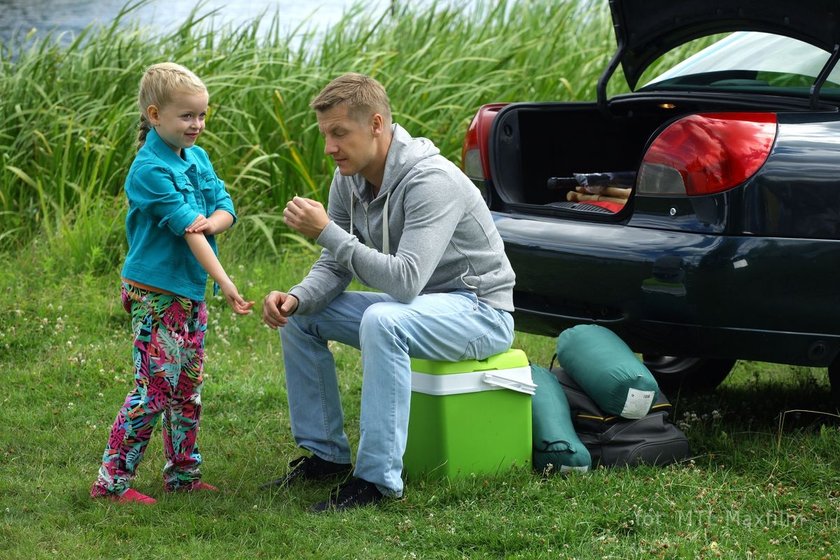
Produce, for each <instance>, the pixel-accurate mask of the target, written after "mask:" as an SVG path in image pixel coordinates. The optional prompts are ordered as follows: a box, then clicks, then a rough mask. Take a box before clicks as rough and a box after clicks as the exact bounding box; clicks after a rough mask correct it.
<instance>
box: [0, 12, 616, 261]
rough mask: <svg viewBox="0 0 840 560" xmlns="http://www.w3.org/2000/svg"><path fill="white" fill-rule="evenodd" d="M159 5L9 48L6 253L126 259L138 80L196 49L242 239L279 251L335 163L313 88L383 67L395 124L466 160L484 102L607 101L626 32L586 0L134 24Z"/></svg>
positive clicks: (1, 63)
mask: <svg viewBox="0 0 840 560" xmlns="http://www.w3.org/2000/svg"><path fill="white" fill-rule="evenodd" d="M141 4H142V1H141V2H133V3H129V4H127V5H126V6H125V8H124V9H123V11H122V13H121V14H120V16H119V17H118V18H117V19H116V20H115V21H114V22H113V23H111V24H110V25H108V26H105V27H93V26H91V27H88V28H86V29H85V30H84V31H83V32H82V33H81V34H79V36H78V37H75V38H71V39H70V40H67V38H66V37H65V38H63V39H64V40H59V39H62V38H60V37H57V36H54V35H53V36H47V37H46V38H34V37H29V38H23V39H21V40H19V41H15V42H14V43H13V44H7V45H0V169H2V178H0V243H2V249H0V251H19V250H21V249H22V248H24V247H26V246H27V244H28V243H30V242H31V241H32V240H33V239H36V238H38V239H40V240H41V242H42V243H45V244H47V246H48V247H50V249H51V251H50V254H51V255H52V257H51V258H52V259H54V263H53V264H54V265H55V267H56V268H58V269H67V268H71V269H82V270H91V271H104V270H106V269H109V267H113V266H115V265H116V263H117V262H118V260H119V258H120V257H121V254H122V252H123V246H122V244H123V236H122V216H123V212H124V202H123V196H122V185H123V180H124V175H125V172H126V170H127V167H128V165H129V164H130V161H131V159H132V157H133V155H134V153H135V144H136V142H135V136H136V134H135V128H136V124H137V122H138V112H137V108H136V89H137V83H138V81H139V78H140V75H141V73H142V72H143V70H144V68H145V67H146V66H148V65H149V64H151V63H154V62H157V61H161V60H175V61H178V62H180V63H182V64H184V65H186V66H188V67H190V68H192V69H193V70H194V71H195V72H196V73H197V74H198V75H199V76H201V77H202V78H203V79H204V80H205V82H206V83H207V86H208V88H209V90H210V94H211V114H210V116H209V118H208V125H207V131H206V132H205V134H204V136H203V138H202V139H201V144H202V146H203V147H205V148H206V149H207V150H208V151H209V152H210V154H211V157H212V160H213V161H214V165H215V166H216V170H217V172H218V173H219V175H220V176H221V177H222V178H223V179H224V180H225V181H226V183H227V186H228V188H229V190H230V192H231V194H232V196H233V198H234V200H235V202H236V204H237V208H238V211H239V213H240V214H241V216H242V221H241V224H240V225H239V227H237V228H234V230H232V231H231V233H230V234H229V235H228V239H226V240H225V243H228V244H232V245H234V246H235V248H236V250H237V251H239V252H242V253H245V254H250V253H265V252H269V253H270V252H275V253H279V252H282V251H283V250H284V248H285V247H290V246H293V247H295V248H298V247H299V246H300V243H299V242H300V241H302V240H300V239H299V238H295V237H294V236H290V235H289V232H288V231H286V230H285V228H284V226H283V225H282V223H281V222H280V221H279V215H280V214H279V211H278V209H279V208H280V207H282V205H283V204H285V202H286V201H287V200H288V199H289V198H290V196H292V195H294V194H300V195H306V196H311V197H314V198H316V199H320V200H324V199H325V197H326V193H327V188H328V186H329V179H330V177H331V175H332V165H331V162H330V161H329V160H328V158H326V157H325V156H324V154H323V143H322V141H321V139H320V136H319V134H318V130H317V127H316V123H315V118H314V115H313V114H312V111H311V110H310V109H309V107H308V102H309V101H310V100H311V99H312V97H313V96H314V95H315V94H316V93H317V92H318V91H319V90H320V88H321V87H323V85H325V84H326V83H327V82H328V81H329V80H330V79H332V78H333V77H335V76H336V75H338V74H340V73H343V72H347V71H358V72H363V73H368V74H371V75H373V76H375V77H376V78H378V79H379V80H380V81H381V82H382V83H383V84H384V85H385V87H386V88H387V90H388V92H389V95H390V98H391V101H392V105H393V110H394V116H395V120H396V121H397V122H400V123H401V124H403V125H404V126H405V127H406V128H408V129H409V130H410V131H411V132H412V133H413V134H414V135H418V136H427V137H429V138H431V139H432V140H433V141H434V142H435V143H436V144H438V146H439V147H440V148H441V150H442V151H443V153H444V154H446V155H447V156H449V157H451V158H452V159H453V160H456V161H458V160H459V159H460V146H461V142H462V139H463V134H464V132H465V130H466V127H467V124H468V123H469V120H470V118H471V117H472V115H473V114H474V112H475V110H476V109H477V107H478V106H479V105H481V104H482V103H487V102H493V101H513V100H535V101H539V100H553V99H560V100H564V99H565V100H572V99H587V98H588V99H591V98H594V95H595V92H594V84H595V81H596V78H597V75H598V72H599V71H600V70H601V69H602V68H603V67H604V66H605V65H606V62H607V59H608V57H609V56H610V55H611V53H612V51H613V49H614V43H615V41H614V39H613V37H612V35H611V25H610V23H609V15H608V12H607V10H606V3H598V4H597V5H596V4H594V3H590V2H588V1H581V0H561V1H557V0H518V1H517V0H502V1H493V2H490V1H487V2H484V1H479V2H477V3H475V2H473V3H470V4H464V5H463V6H456V7H446V6H435V5H432V6H428V7H425V8H417V7H414V6H411V5H410V4H409V3H407V2H406V3H399V4H398V8H397V9H396V10H393V11H392V10H387V11H385V12H384V13H381V14H380V13H372V12H371V11H369V10H366V9H365V8H364V7H363V5H362V4H359V5H356V6H355V7H354V8H352V9H351V10H349V11H347V12H346V13H345V14H344V16H343V17H342V18H341V19H340V20H339V21H338V22H337V23H336V24H335V25H333V26H332V27H331V28H330V29H328V30H327V31H326V32H325V33H324V34H323V36H320V35H316V33H315V32H313V31H311V28H312V26H307V25H304V26H301V27H300V28H298V29H297V30H285V29H284V28H282V27H281V25H280V21H281V15H280V14H268V15H267V16H266V18H261V19H259V20H254V21H253V22H251V23H249V24H246V25H243V26H240V27H230V26H221V27H219V26H214V25H215V24H214V23H213V22H214V21H215V20H211V19H209V18H208V17H207V15H208V14H206V13H201V12H200V8H199V11H195V12H193V14H192V15H191V16H190V17H188V18H187V19H186V20H185V21H184V22H183V23H181V24H180V25H179V26H178V27H177V28H176V29H175V30H174V31H171V32H167V33H158V32H156V31H154V30H149V29H143V28H141V27H139V26H138V25H137V24H134V23H131V21H132V18H131V16H132V12H133V11H135V10H136V9H137V7H138V6H140V5H141Z"/></svg>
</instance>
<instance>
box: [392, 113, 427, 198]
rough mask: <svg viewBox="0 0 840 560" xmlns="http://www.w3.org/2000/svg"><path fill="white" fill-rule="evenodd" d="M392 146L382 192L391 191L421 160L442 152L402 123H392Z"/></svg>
mask: <svg viewBox="0 0 840 560" xmlns="http://www.w3.org/2000/svg"><path fill="white" fill-rule="evenodd" d="M391 132H392V133H393V137H392V139H391V146H390V147H389V148H388V156H387V159H386V160H385V173H384V175H383V177H382V189H381V190H380V194H381V193H385V192H387V191H390V190H391V189H392V188H393V187H394V186H395V185H398V184H399V183H400V181H402V180H403V178H404V177H405V175H406V173H408V172H409V171H410V170H411V169H412V168H413V167H414V166H415V165H416V164H417V163H418V162H419V161H420V160H423V159H426V158H430V157H433V156H436V155H438V154H440V150H439V149H438V148H437V147H436V146H435V145H434V144H433V143H432V141H431V140H429V139H427V138H412V137H411V135H410V134H409V133H408V132H407V131H406V130H405V129H404V128H403V127H401V126H400V125H398V124H396V123H395V124H392V125H391Z"/></svg>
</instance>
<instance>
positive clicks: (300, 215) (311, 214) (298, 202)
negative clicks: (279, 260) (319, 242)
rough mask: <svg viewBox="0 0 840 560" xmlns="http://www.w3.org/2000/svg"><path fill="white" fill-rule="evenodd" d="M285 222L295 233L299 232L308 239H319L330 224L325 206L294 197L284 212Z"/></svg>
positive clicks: (314, 201)
mask: <svg viewBox="0 0 840 560" xmlns="http://www.w3.org/2000/svg"><path fill="white" fill-rule="evenodd" d="M283 221H284V222H285V223H286V225H287V226H289V227H290V228H292V229H293V230H295V231H299V232H300V233H302V234H303V235H305V236H306V237H309V238H312V239H317V238H318V236H319V235H321V232H322V231H323V230H324V228H325V227H327V224H328V223H330V218H329V216H327V211H326V210H324V205H323V204H321V203H320V202H318V201H316V200H312V199H309V198H303V197H300V196H296V197H294V198H293V199H292V200H290V201H289V202H287V203H286V209H285V210H283Z"/></svg>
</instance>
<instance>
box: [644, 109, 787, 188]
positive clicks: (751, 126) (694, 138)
mask: <svg viewBox="0 0 840 560" xmlns="http://www.w3.org/2000/svg"><path fill="white" fill-rule="evenodd" d="M775 138H776V115H775V114H774V113H709V114H699V115H690V116H687V117H684V118H682V119H680V120H678V121H675V122H674V123H672V124H670V125H669V126H668V127H667V128H665V130H664V131H662V133H661V134H659V136H657V137H656V139H655V140H654V141H653V143H652V144H651V145H650V147H649V148H648V151H647V153H646V154H645V157H644V158H643V159H642V166H641V170H640V172H639V181H638V193H639V194H647V195H688V196H698V195H705V194H714V193H719V192H723V191H726V190H729V189H731V188H734V187H737V186H738V185H740V184H741V183H743V182H744V181H746V180H747V179H748V178H749V177H751V176H752V175H753V174H754V173H755V172H756V171H758V170H759V169H760V168H761V166H762V165H764V162H765V161H767V156H768V155H770V149H771V148H772V147H773V141H774V140H775Z"/></svg>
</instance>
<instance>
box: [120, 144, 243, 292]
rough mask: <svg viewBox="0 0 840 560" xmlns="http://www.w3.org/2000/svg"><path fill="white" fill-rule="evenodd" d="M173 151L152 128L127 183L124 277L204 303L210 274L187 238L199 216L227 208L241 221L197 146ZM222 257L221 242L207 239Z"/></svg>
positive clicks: (220, 182)
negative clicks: (179, 154)
mask: <svg viewBox="0 0 840 560" xmlns="http://www.w3.org/2000/svg"><path fill="white" fill-rule="evenodd" d="M181 152H182V154H183V157H179V156H178V154H176V153H175V152H174V150H172V148H170V147H169V146H168V145H167V144H166V143H165V142H164V141H163V140H162V139H161V137H160V136H159V135H158V134H157V132H155V131H154V130H150V131H149V133H148V135H147V136H146V142H145V144H144V145H143V146H142V147H141V148H140V150H139V151H138V152H137V156H136V157H135V158H134V162H133V163H132V164H131V168H130V169H129V171H128V177H127V178H126V180H125V194H126V196H127V197H128V214H127V215H126V218H125V230H126V237H127V239H128V255H127V256H126V259H125V264H124V265H123V269H122V276H123V278H126V279H128V280H133V281H135V282H140V283H142V284H146V285H149V286H154V287H157V288H161V289H163V290H167V291H170V292H172V293H175V294H178V295H180V296H184V297H188V298H190V299H193V300H197V301H202V300H204V292H205V290H206V287H207V272H206V271H205V270H204V268H202V266H201V265H200V264H199V263H198V260H196V258H195V257H194V256H193V254H192V251H190V248H189V246H188V245H187V242H186V240H185V239H184V230H185V229H186V228H187V226H189V225H190V224H191V223H193V221H195V219H196V218H197V217H198V215H199V214H202V215H204V216H210V215H211V214H212V213H213V212H215V211H216V210H225V211H227V212H229V213H230V214H231V216H233V219H234V221H235V220H236V214H235V212H234V209H233V201H232V200H231V198H230V195H229V194H228V192H227V191H226V190H225V184H224V182H222V181H221V180H220V179H219V178H218V177H217V176H216V172H215V171H214V170H213V165H212V164H211V163H210V159H209V158H208V157H207V152H205V151H204V150H203V149H202V148H200V147H198V146H193V147H191V148H184V149H183V150H181ZM207 240H208V241H209V242H210V246H211V247H212V248H213V251H214V252H217V253H218V249H217V248H216V241H215V239H214V238H213V236H212V235H208V236H207Z"/></svg>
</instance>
